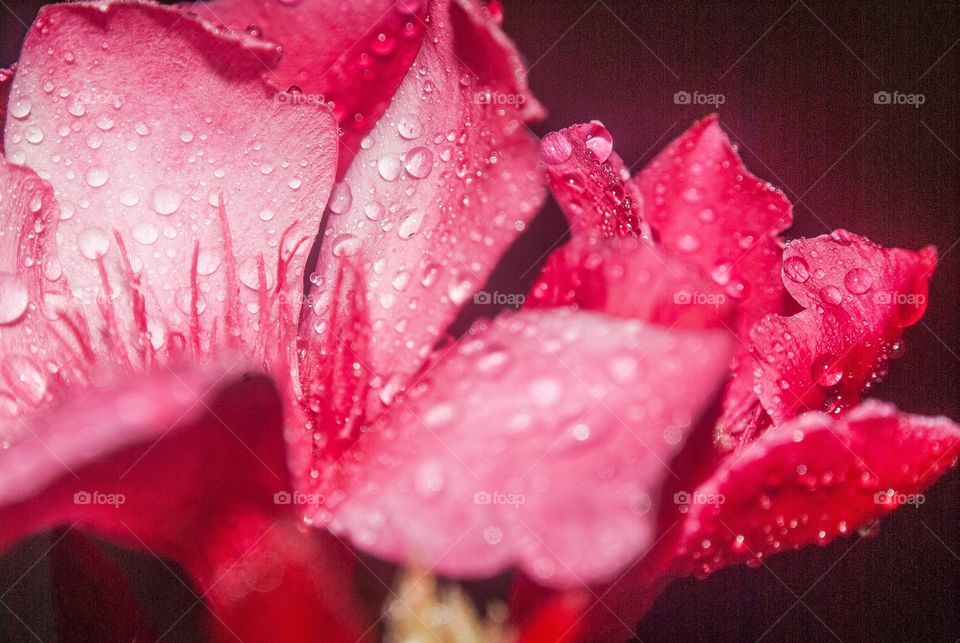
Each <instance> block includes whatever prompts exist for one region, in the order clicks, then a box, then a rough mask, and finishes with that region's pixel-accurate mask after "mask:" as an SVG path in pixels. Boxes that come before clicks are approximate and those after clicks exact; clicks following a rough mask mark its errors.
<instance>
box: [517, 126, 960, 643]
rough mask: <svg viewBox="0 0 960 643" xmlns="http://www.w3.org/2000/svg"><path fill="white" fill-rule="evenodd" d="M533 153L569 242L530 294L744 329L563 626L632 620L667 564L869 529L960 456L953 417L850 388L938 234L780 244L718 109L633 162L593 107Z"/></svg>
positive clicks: (901, 311) (926, 265) (864, 374)
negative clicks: (611, 558)
mask: <svg viewBox="0 0 960 643" xmlns="http://www.w3.org/2000/svg"><path fill="white" fill-rule="evenodd" d="M541 157H542V158H543V160H544V163H545V167H546V170H547V176H548V180H549V183H550V186H551V188H552V190H553V193H554V196H555V197H556V198H557V200H558V201H559V202H560V203H561V204H562V206H563V208H564V210H565V212H566V213H567V215H568V217H569V218H570V220H571V228H572V230H573V240H572V241H571V243H570V244H569V245H567V246H566V247H565V248H563V249H562V250H560V251H558V252H557V253H556V254H554V255H553V256H552V257H551V258H550V260H549V262H548V263H547V266H546V267H545V270H544V273H543V275H542V276H541V278H540V281H539V282H538V283H537V284H536V285H535V286H534V288H533V293H532V295H533V300H532V303H534V304H537V305H545V306H552V305H556V304H563V305H576V306H578V307H579V308H580V309H581V310H583V309H588V310H601V311H606V312H608V313H611V314H617V315H623V316H629V317H637V318H641V319H647V320H650V321H652V322H655V323H657V324H660V325H663V326H668V327H671V328H673V327H677V326H681V325H683V326H689V325H691V324H692V325H699V326H702V327H706V328H711V327H718V326H719V327H723V328H726V329H727V330H728V331H729V332H730V333H731V334H733V335H735V336H736V337H737V340H738V345H737V348H736V356H735V358H734V360H733V362H732V365H731V368H730V370H731V375H732V377H731V378H730V379H729V381H728V383H727V386H726V389H725V391H724V394H723V396H722V398H721V400H720V403H719V405H718V408H717V409H716V412H715V413H712V414H710V415H708V416H706V418H705V422H704V424H705V426H702V427H701V428H700V433H701V435H703V436H709V435H711V434H712V438H713V439H712V440H710V443H708V442H706V441H704V440H699V441H698V440H696V438H695V437H694V438H693V439H692V440H691V443H690V444H689V445H688V446H687V448H686V450H685V451H684V453H683V454H681V456H680V457H679V458H678V459H677V460H675V461H674V462H673V464H672V465H671V466H672V467H673V468H672V469H671V472H672V473H673V476H672V477H671V478H667V479H666V487H665V489H666V491H665V493H664V494H662V496H661V502H660V505H659V507H658V508H657V509H656V514H657V519H658V531H657V540H656V542H655V544H654V545H653V546H652V547H651V548H650V549H649V550H648V551H646V552H645V554H644V555H643V556H642V557H640V559H639V560H638V561H637V562H636V563H635V564H634V565H633V566H631V567H630V568H628V569H626V570H623V571H622V572H620V573H618V574H615V575H613V576H612V577H610V578H609V580H608V582H607V583H606V584H605V585H604V586H603V587H602V588H601V589H599V590H595V593H594V594H593V596H591V595H589V594H587V595H586V596H580V597H579V598H577V597H576V593H574V594H573V595H561V598H559V599H557V601H556V602H555V603H554V604H553V607H551V608H549V609H554V610H560V609H562V608H561V606H563V605H566V606H567V607H568V609H566V611H565V614H566V619H567V622H568V623H569V628H568V629H567V630H566V632H565V634H564V636H566V637H570V638H574V637H576V638H585V639H592V638H595V637H596V638H602V637H603V636H618V635H622V636H628V635H629V632H626V631H624V629H623V625H622V623H634V622H636V621H637V620H638V619H639V618H640V617H641V616H642V614H643V613H644V612H645V611H646V610H647V609H648V608H649V607H650V605H651V604H652V603H653V600H654V599H655V598H656V596H657V594H658V593H659V591H660V589H662V588H663V587H664V586H665V585H666V583H668V582H669V581H670V580H671V579H673V578H676V577H678V576H683V575H689V574H694V575H697V576H706V575H707V574H709V573H711V572H713V571H714V570H716V569H718V568H719V567H722V566H724V565H727V564H731V563H736V562H744V561H745V562H747V563H748V564H751V565H755V566H758V565H760V564H762V560H763V559H764V557H766V556H769V555H771V554H774V553H777V552H779V551H784V550H788V549H795V548H799V547H801V546H804V545H807V544H811V543H817V544H824V543H826V542H829V541H830V540H832V539H833V538H835V537H837V536H840V535H843V534H847V533H850V532H854V531H856V530H858V529H862V528H865V527H868V526H869V525H870V524H871V523H872V522H873V521H875V520H876V519H877V518H879V517H880V516H882V515H884V514H885V513H887V512H889V511H892V510H893V509H895V508H896V507H897V506H899V505H901V504H904V503H905V502H909V501H910V499H911V498H916V497H917V494H918V493H919V492H921V491H922V490H923V489H924V488H925V487H926V486H927V485H929V484H931V483H932V482H933V481H934V480H936V479H937V478H938V477H939V476H940V475H941V474H942V473H943V472H944V471H945V470H946V469H948V468H949V467H951V466H953V465H954V464H955V463H956V460H957V456H958V455H960V431H958V428H957V426H956V425H955V424H954V423H953V422H951V421H949V420H948V419H947V418H944V417H939V418H925V417H920V416H915V415H908V414H904V413H899V412H898V411H897V410H896V408H894V407H893V406H892V405H890V404H885V403H881V402H876V401H872V400H871V401H866V402H862V403H861V401H860V399H861V395H862V394H863V393H864V392H866V391H868V390H869V389H870V388H871V386H872V385H873V384H875V383H876V382H878V381H879V380H880V379H882V377H883V375H884V374H885V373H886V369H887V366H888V362H889V360H890V359H891V358H892V357H896V355H897V353H898V351H900V350H901V348H900V347H901V344H900V338H901V335H902V334H903V331H904V329H905V328H906V327H908V326H911V325H913V324H915V323H916V322H917V321H919V319H920V318H921V317H922V315H923V312H924V310H925V308H926V298H927V284H928V281H929V279H930V277H931V275H932V273H933V270H934V267H935V266H936V250H935V249H934V248H932V247H929V248H925V249H923V250H921V251H919V252H911V251H907V250H901V249H886V248H882V247H880V246H877V245H875V244H873V243H871V242H869V241H867V240H866V239H864V238H862V237H858V236H856V235H854V234H851V233H849V232H847V231H845V230H837V231H835V232H833V233H832V234H830V235H825V236H822V237H817V238H814V239H800V240H796V241H792V242H786V243H784V241H783V240H782V239H781V238H780V237H779V233H780V232H782V231H783V230H785V229H786V228H787V227H788V226H789V225H790V222H791V214H790V204H789V202H788V201H787V199H786V197H785V196H784V195H783V194H782V193H781V192H780V191H778V190H776V189H775V188H773V187H772V186H770V185H769V184H765V183H764V182H763V181H761V180H759V179H757V178H756V177H754V176H752V175H751V174H750V173H749V172H748V171H747V170H746V168H745V167H744V166H743V163H742V162H741V160H740V158H739V157H738V156H737V154H736V152H735V150H734V148H733V146H732V145H731V144H730V142H729V140H728V139H727V138H726V136H725V135H724V133H723V132H722V130H721V129H720V126H719V124H718V122H717V119H716V118H715V117H710V118H706V119H704V120H702V121H700V122H699V123H697V124H695V125H694V126H693V127H692V128H690V130H688V131H687V132H686V133H685V134H684V135H683V136H681V137H680V138H679V139H677V140H676V141H674V142H673V143H672V144H671V145H669V146H668V147H667V149H666V150H664V151H663V152H662V153H661V154H660V155H659V156H658V157H657V158H655V159H654V160H653V161H652V162H651V163H650V164H649V165H648V166H647V167H646V168H644V169H643V170H642V171H641V172H639V173H638V174H637V175H636V176H634V177H631V176H629V173H628V172H627V171H626V170H625V168H624V165H623V163H622V161H621V160H620V159H619V157H617V156H616V154H614V153H613V152H612V138H611V137H610V135H609V133H608V132H607V131H606V129H605V128H604V127H603V126H602V125H601V124H600V123H599V122H597V121H594V122H592V123H589V124H585V125H575V126H573V127H570V128H568V129H566V130H563V131H562V132H554V133H551V134H549V135H547V136H546V137H544V139H543V141H542V143H541ZM781 256H782V260H781ZM641 257H642V258H641ZM651 275H656V277H651ZM781 275H782V276H781ZM707 276H709V278H706V277H707ZM652 281H657V282H658V285H657V286H654V287H651V286H650V285H649V284H650V282H652ZM664 284H668V286H667V287H665V286H664ZM670 290H672V291H673V297H672V300H671V293H670ZM731 300H733V301H735V302H736V303H737V306H736V312H737V319H736V321H734V322H731V321H730V319H729V316H728V315H726V314H724V306H726V305H727V304H728V303H729V302H730V301H731ZM714 427H715V428H714ZM711 428H713V430H712V431H711ZM704 429H705V430H704ZM525 589H526V590H528V591H529V587H525ZM524 593H525V592H524V591H520V592H519V594H518V596H523V594H524ZM534 593H535V594H537V592H534ZM594 596H600V597H602V602H601V601H599V600H595V599H594V598H593V597H594ZM524 600H527V599H524ZM523 605H524V603H523V602H518V604H517V606H516V607H517V608H518V610H519V609H524V607H523ZM571 605H573V606H574V607H570V606H571ZM571 612H572V614H571ZM613 616H616V618H613Z"/></svg>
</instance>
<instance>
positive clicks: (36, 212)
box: [0, 158, 87, 440]
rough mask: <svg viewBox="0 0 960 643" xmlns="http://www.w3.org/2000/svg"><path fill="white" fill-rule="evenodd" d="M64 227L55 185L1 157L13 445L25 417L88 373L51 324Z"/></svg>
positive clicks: (4, 368) (2, 278)
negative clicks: (49, 285) (56, 248)
mask: <svg viewBox="0 0 960 643" xmlns="http://www.w3.org/2000/svg"><path fill="white" fill-rule="evenodd" d="M56 220H57V204H56V202H55V201H54V199H53V190H52V189H51V188H50V185H49V184H47V183H46V182H44V181H42V180H40V178H39V177H37V175H36V174H35V173H34V172H33V171H32V170H30V169H28V168H23V167H17V166H15V165H11V164H9V163H7V162H6V161H5V160H3V159H2V158H0V355H2V359H0V439H5V440H10V439H13V437H14V436H15V435H17V434H18V433H19V432H21V431H22V430H23V426H22V422H21V420H20V417H21V416H22V415H23V414H25V413H28V412H30V411H32V410H34V409H36V408H38V407H40V406H42V405H43V404H45V403H46V402H47V401H48V400H49V399H50V398H51V397H52V396H53V395H54V394H56V392H58V391H59V390H61V389H62V385H63V381H64V379H66V378H71V377H75V376H76V375H77V374H78V373H79V372H85V371H86V369H87V365H86V360H85V357H83V356H80V357H79V358H77V357H75V356H72V355H71V351H70V349H69V347H68V346H67V345H65V344H64V342H63V340H62V337H61V336H58V335H57V334H56V333H53V332H52V329H51V324H50V321H49V320H48V318H49V317H50V316H51V315H50V313H49V310H48V308H49V306H48V304H49V302H48V301H46V300H45V298H44V285H45V283H46V281H47V280H49V279H51V278H54V277H58V276H59V274H60V273H61V272H62V267H61V264H60V262H59V260H58V259H57V258H56V256H54V255H53V254H52V253H51V252H50V250H49V249H50V246H51V245H52V244H51V243H50V242H49V241H50V239H51V235H52V233H53V230H54V225H55V222H56Z"/></svg>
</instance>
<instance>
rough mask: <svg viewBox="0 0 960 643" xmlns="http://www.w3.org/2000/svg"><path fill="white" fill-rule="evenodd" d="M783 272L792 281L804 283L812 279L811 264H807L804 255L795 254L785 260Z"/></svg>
mask: <svg viewBox="0 0 960 643" xmlns="http://www.w3.org/2000/svg"><path fill="white" fill-rule="evenodd" d="M783 273H784V274H785V275H786V276H787V278H788V279H790V281H794V282H796V283H798V284H802V283H804V282H806V281H807V280H808V279H810V266H808V265H807V262H806V261H804V259H803V257H798V256H796V255H794V256H792V257H787V259H786V260H784V262H783Z"/></svg>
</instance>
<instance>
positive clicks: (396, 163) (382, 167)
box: [377, 156, 403, 181]
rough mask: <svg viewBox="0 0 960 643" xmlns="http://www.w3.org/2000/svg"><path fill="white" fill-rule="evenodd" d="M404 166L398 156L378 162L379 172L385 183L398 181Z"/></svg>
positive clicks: (386, 157)
mask: <svg viewBox="0 0 960 643" xmlns="http://www.w3.org/2000/svg"><path fill="white" fill-rule="evenodd" d="M402 169H403V166H402V165H401V163H400V159H399V158H397V157H396V156H384V157H383V158H382V159H380V160H379V161H377V172H379V174H380V176H381V177H382V178H383V179H384V180H385V181H396V180H397V178H398V177H399V176H400V171H401V170H402Z"/></svg>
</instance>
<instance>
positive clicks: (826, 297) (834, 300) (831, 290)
mask: <svg viewBox="0 0 960 643" xmlns="http://www.w3.org/2000/svg"><path fill="white" fill-rule="evenodd" d="M820 299H822V300H823V301H824V302H825V303H827V304H831V305H833V306H838V305H840V303H841V302H842V301H843V293H842V292H840V289H839V288H837V287H836V286H824V287H823V288H821V289H820Z"/></svg>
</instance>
